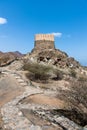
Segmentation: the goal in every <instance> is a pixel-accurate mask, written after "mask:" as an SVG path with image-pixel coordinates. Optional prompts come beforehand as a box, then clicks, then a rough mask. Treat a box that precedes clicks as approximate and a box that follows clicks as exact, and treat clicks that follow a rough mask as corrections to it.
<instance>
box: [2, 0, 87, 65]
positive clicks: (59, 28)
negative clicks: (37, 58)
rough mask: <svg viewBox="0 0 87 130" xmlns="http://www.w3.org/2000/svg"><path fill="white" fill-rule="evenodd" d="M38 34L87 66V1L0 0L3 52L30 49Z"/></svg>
mask: <svg viewBox="0 0 87 130" xmlns="http://www.w3.org/2000/svg"><path fill="white" fill-rule="evenodd" d="M38 33H55V46H56V48H58V49H60V50H62V51H65V52H66V53H68V55H69V56H72V57H74V58H75V59H77V60H79V61H80V62H81V63H82V64H84V65H87V0H0V51H4V52H6V51H17V50H18V51H20V52H22V53H27V52H30V51H31V50H32V49H33V47H34V35H35V34H38Z"/></svg>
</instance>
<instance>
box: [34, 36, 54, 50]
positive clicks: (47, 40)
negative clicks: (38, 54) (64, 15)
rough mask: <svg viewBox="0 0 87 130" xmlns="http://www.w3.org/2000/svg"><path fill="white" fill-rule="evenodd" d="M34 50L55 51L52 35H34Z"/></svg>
mask: <svg viewBox="0 0 87 130" xmlns="http://www.w3.org/2000/svg"><path fill="white" fill-rule="evenodd" d="M34 49H35V50H43V49H55V45H54V35H53V34H36V35H35V44H34Z"/></svg>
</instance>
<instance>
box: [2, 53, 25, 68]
mask: <svg viewBox="0 0 87 130" xmlns="http://www.w3.org/2000/svg"><path fill="white" fill-rule="evenodd" d="M22 56H23V55H22V54H21V53H19V52H7V53H3V52H0V67H2V66H6V65H9V64H10V63H12V62H13V61H15V60H17V59H18V58H21V57H22Z"/></svg>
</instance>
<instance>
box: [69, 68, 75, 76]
mask: <svg viewBox="0 0 87 130" xmlns="http://www.w3.org/2000/svg"><path fill="white" fill-rule="evenodd" d="M70 76H72V77H73V78H76V71H75V70H74V69H70Z"/></svg>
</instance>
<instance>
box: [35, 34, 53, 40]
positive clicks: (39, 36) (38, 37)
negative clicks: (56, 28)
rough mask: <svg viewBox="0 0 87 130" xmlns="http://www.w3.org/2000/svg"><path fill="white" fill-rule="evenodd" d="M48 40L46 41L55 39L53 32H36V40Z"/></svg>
mask: <svg viewBox="0 0 87 130" xmlns="http://www.w3.org/2000/svg"><path fill="white" fill-rule="evenodd" d="M39 40H46V41H54V35H53V34H36V35H35V41H39Z"/></svg>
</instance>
